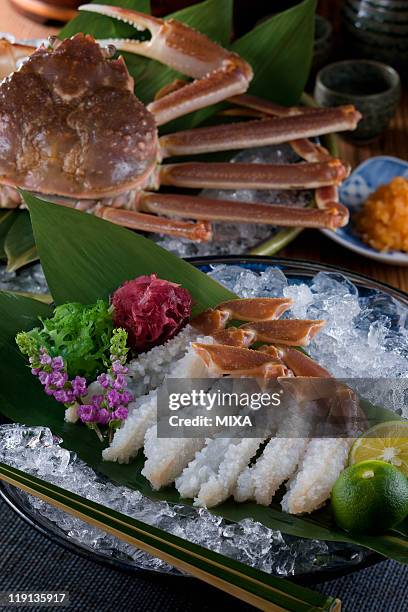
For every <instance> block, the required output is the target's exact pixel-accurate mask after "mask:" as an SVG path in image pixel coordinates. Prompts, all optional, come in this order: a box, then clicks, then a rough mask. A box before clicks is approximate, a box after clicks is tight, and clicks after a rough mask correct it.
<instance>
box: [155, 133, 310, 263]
mask: <svg viewBox="0 0 408 612" xmlns="http://www.w3.org/2000/svg"><path fill="white" fill-rule="evenodd" d="M299 161H301V160H300V157H299V156H298V155H297V154H296V153H295V152H294V151H293V149H292V148H291V147H290V146H289V145H288V144H282V145H276V146H271V147H258V148H255V149H247V150H244V151H240V152H239V153H238V154H236V155H234V156H233V157H232V158H231V162H232V163H234V162H240V163H252V164H262V163H264V164H265V163H270V164H285V163H286V164H287V163H296V162H299ZM201 195H202V196H204V197H207V198H214V199H217V200H231V201H232V202H234V201H236V202H247V203H248V205H249V206H250V205H251V204H253V203H254V202H263V203H264V204H281V205H283V206H291V205H293V206H298V207H301V208H303V207H305V206H306V205H307V204H309V203H310V201H311V199H312V193H311V192H310V191H308V190H302V191H298V190H286V191H282V190H275V189H270V190H264V189H262V190H260V189H257V190H254V189H238V190H236V191H234V190H219V189H204V190H203V191H202V192H201ZM212 226H213V239H212V241H211V242H191V240H186V239H184V238H174V237H172V236H158V235H157V234H150V235H149V237H150V238H152V239H153V240H155V241H156V242H157V243H158V244H159V245H160V246H162V247H163V248H164V249H167V250H168V251H171V252H173V253H176V254H177V255H179V256H180V257H196V256H201V257H202V256H204V255H226V254H229V253H234V255H240V254H241V253H247V252H248V250H249V249H251V248H253V247H255V246H256V245H257V244H259V243H260V242H263V241H264V240H267V239H268V238H270V237H271V236H272V235H273V234H274V233H276V232H277V231H278V229H282V228H278V229H277V228H275V227H272V226H270V225H269V226H268V225H262V224H251V223H213V224H212Z"/></svg>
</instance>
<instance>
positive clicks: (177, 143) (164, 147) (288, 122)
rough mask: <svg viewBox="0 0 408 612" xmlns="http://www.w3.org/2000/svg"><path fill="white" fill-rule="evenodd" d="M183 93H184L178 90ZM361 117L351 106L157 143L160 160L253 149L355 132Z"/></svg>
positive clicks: (223, 127)
mask: <svg viewBox="0 0 408 612" xmlns="http://www.w3.org/2000/svg"><path fill="white" fill-rule="evenodd" d="M181 91H183V90H181ZM360 118H361V115H360V113H359V112H358V111H356V110H355V108H354V106H338V107H337V108H320V109H315V110H314V112H313V113H305V114H302V115H294V116H291V117H278V118H275V117H274V118H271V119H256V120H254V121H244V122H238V123H230V124H225V125H217V126H210V127H199V128H194V129H191V130H184V131H181V132H176V133H174V134H169V135H166V136H162V137H161V138H160V139H159V145H160V149H161V154H162V156H163V157H169V156H172V155H191V154H196V153H211V152H215V151H231V150H234V149H250V148H253V147H256V146H258V147H259V146H267V145H277V144H282V143H285V142H288V141H290V140H296V139H299V138H309V137H315V136H323V135H324V134H329V133H331V132H342V131H345V130H354V129H355V128H356V127H357V123H358V122H359V120H360Z"/></svg>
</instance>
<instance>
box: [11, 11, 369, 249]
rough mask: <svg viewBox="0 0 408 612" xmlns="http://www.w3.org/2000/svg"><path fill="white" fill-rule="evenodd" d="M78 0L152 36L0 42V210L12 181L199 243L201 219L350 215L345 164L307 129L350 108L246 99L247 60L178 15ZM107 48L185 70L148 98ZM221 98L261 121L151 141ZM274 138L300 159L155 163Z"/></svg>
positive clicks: (324, 129) (304, 223) (294, 221)
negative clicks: (306, 196) (289, 194)
mask: <svg viewBox="0 0 408 612" xmlns="http://www.w3.org/2000/svg"><path fill="white" fill-rule="evenodd" d="M80 8H81V9H82V10H87V11H93V12H97V13H100V14H103V15H107V16H109V17H112V18H114V19H118V20H121V21H124V22H126V23H129V24H132V25H134V26H135V28H137V29H138V30H141V29H142V30H144V29H147V30H149V31H150V34H151V38H150V40H148V41H143V42H138V41H136V40H109V41H99V44H98V43H97V42H96V41H95V40H94V39H93V38H92V37H91V36H85V35H83V34H78V35H76V36H74V37H73V38H71V39H67V40H64V41H57V40H50V41H49V45H42V46H40V47H39V48H38V49H34V48H31V47H26V46H22V45H13V44H11V43H9V42H8V41H0V42H1V47H0V70H1V71H2V76H3V77H5V78H4V80H3V81H2V82H1V84H0V144H1V156H0V184H1V185H2V191H1V206H3V207H15V206H19V205H20V198H19V194H18V192H17V191H16V190H15V188H16V187H21V188H25V189H28V190H31V191H33V192H36V193H39V194H44V195H48V196H52V198H51V199H53V200H54V201H58V202H59V203H61V204H65V205H68V206H74V207H76V208H80V209H81V210H85V211H87V212H94V213H95V214H97V215H98V216H100V217H103V218H104V219H108V220H110V221H112V222H114V223H117V224H120V225H124V226H127V227H130V228H134V229H139V230H144V231H149V232H158V233H163V234H171V235H175V236H180V237H186V238H189V239H192V240H197V241H202V240H209V239H211V224H210V222H211V221H221V222H222V221H225V222H227V221H228V222H231V221H240V222H246V223H262V224H270V225H274V226H301V227H329V228H333V229H336V228H338V227H341V226H343V225H345V224H346V223H347V221H348V212H347V209H346V208H345V207H343V206H342V205H341V204H339V202H338V198H337V186H338V185H339V184H340V183H341V181H342V180H343V179H344V178H345V177H346V176H347V173H348V169H347V168H346V167H345V166H344V165H343V164H342V163H341V161H340V160H338V159H334V158H332V157H331V156H330V155H329V153H328V152H327V151H326V150H325V149H324V148H323V147H321V146H320V145H317V144H314V143H312V142H311V141H310V140H308V138H310V137H315V136H320V135H323V134H327V133H329V132H333V131H341V130H351V129H354V128H355V127H356V125H357V123H358V121H359V118H360V115H359V113H358V112H357V111H356V110H355V109H354V108H353V107H352V106H344V107H338V108H333V109H310V108H302V107H292V108H285V107H281V106H278V105H275V104H272V103H271V102H267V101H264V100H261V99H258V98H254V97H253V96H248V95H244V94H245V92H246V90H247V88H248V86H249V84H250V81H251V78H252V69H251V67H250V66H249V64H248V63H247V62H246V61H244V60H243V59H242V58H241V57H239V56H238V55H236V54H235V53H232V52H230V51H227V50H225V49H223V48H222V47H220V46H219V45H217V44H216V43H214V42H212V41H211V40H209V39H208V38H207V37H206V36H204V35H203V34H201V33H199V32H196V31H194V30H192V29H191V28H189V27H187V26H186V25H184V24H183V23H180V22H178V21H175V20H172V19H170V20H168V21H163V20H161V19H157V18H155V17H151V16H149V15H146V14H143V13H138V12H135V11H130V10H126V9H121V8H118V7H110V6H102V5H95V4H92V5H84V6H82V7H80ZM112 45H115V47H112ZM116 48H117V49H120V50H125V51H130V52H133V53H138V54H140V55H144V56H146V57H148V58H151V59H153V60H158V61H160V62H162V63H165V64H167V65H168V66H170V67H172V68H174V69H176V70H178V71H179V72H182V73H183V74H185V75H187V76H188V77H191V78H192V79H193V80H192V81H190V82H184V81H179V80H178V81H176V82H175V83H173V84H169V86H168V87H166V88H164V89H163V90H162V91H161V92H159V93H158V95H157V96H156V99H155V100H154V101H152V102H151V103H150V104H148V105H147V106H144V105H143V104H142V103H141V102H140V101H139V100H138V99H137V98H136V96H135V95H134V93H133V88H134V83H133V79H132V78H131V76H130V75H129V73H128V71H127V68H126V66H125V63H124V61H123V59H122V58H119V59H114V57H113V56H114V54H115V50H116ZM27 56H29V57H28V59H27V60H26V61H25V62H24V63H23V64H22V65H21V67H20V68H19V69H16V68H17V64H18V62H19V60H21V59H22V58H25V57H27ZM136 91H137V83H136ZM222 100H231V101H232V102H233V103H234V104H235V105H238V106H240V107H246V108H247V109H251V111H250V112H251V113H254V114H255V116H256V117H257V118H256V119H252V120H249V121H248V120H247V121H242V122H239V123H233V124H231V123H230V124H226V125H221V126H219V125H218V126H214V127H201V128H196V129H191V130H185V131H182V132H178V133H175V134H170V135H166V136H162V137H160V138H159V136H158V126H160V125H162V124H164V123H166V122H168V121H170V120H172V119H174V118H176V117H180V116H182V115H185V114H187V113H190V112H192V111H195V110H197V109H200V108H203V107H206V106H209V105H211V104H214V103H216V102H220V101H222ZM283 142H289V143H290V145H291V146H292V147H293V149H294V150H295V151H296V153H297V154H298V155H299V156H300V157H301V158H302V159H303V160H305V161H304V162H302V163H298V164H281V165H277V164H245V163H241V164H239V163H236V164H229V163H204V162H196V161H194V162H191V161H190V162H186V163H166V164H162V160H163V159H166V158H169V157H171V156H174V155H177V156H182V155H191V154H197V153H208V152H213V151H225V150H232V149H243V148H248V147H254V146H259V145H271V144H279V143H283ZM161 185H171V186H175V187H186V188H204V187H213V188H222V189H238V188H241V187H245V188H253V189H299V188H303V189H314V190H315V200H316V203H317V208H315V209H312V208H308V209H299V208H293V207H285V206H281V205H278V206H274V205H270V204H262V203H258V204H250V205H248V204H247V203H244V202H242V203H241V202H230V201H222V200H212V199H208V198H203V197H198V196H195V195H180V194H174V195H173V194H170V193H159V192H158V189H159V188H160V186H161ZM191 219H193V220H194V221H191Z"/></svg>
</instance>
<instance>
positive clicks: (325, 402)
mask: <svg viewBox="0 0 408 612" xmlns="http://www.w3.org/2000/svg"><path fill="white" fill-rule="evenodd" d="M260 350H261V351H264V350H266V351H267V350H268V348H267V347H265V348H264V347H261V349H260ZM277 351H278V357H279V358H280V359H282V361H283V363H285V364H286V365H287V367H288V368H289V369H290V370H291V371H292V372H293V373H294V374H295V377H296V378H295V379H293V380H295V381H296V383H295V384H292V381H291V380H289V379H286V380H285V379H282V381H281V382H282V385H283V386H286V387H287V388H290V387H292V389H293V390H294V391H295V395H297V397H298V400H299V401H302V400H305V399H307V398H308V397H309V398H311V399H316V398H317V397H318V396H319V394H320V397H321V398H322V399H321V401H320V404H321V405H322V407H323V409H324V411H325V412H326V413H327V414H328V421H327V422H329V421H330V419H331V420H332V422H337V424H338V427H340V430H341V431H342V433H346V434H347V435H349V436H350V437H353V436H354V437H355V436H356V434H358V433H359V432H362V431H364V430H365V429H367V427H368V420H367V417H366V414H365V412H364V410H363V408H362V405H361V402H360V400H359V397H358V395H357V394H356V393H355V392H354V391H353V390H352V389H350V387H348V386H347V385H346V384H345V383H344V382H342V381H338V380H336V379H335V378H334V377H333V376H332V375H331V374H330V372H329V371H328V370H326V368H323V367H322V366H321V365H319V364H318V363H317V362H316V361H314V360H313V359H311V357H309V356H308V355H305V354H304V353H303V352H302V351H299V350H297V349H295V348H291V347H289V346H278V347H277ZM301 379H302V380H301Z"/></svg>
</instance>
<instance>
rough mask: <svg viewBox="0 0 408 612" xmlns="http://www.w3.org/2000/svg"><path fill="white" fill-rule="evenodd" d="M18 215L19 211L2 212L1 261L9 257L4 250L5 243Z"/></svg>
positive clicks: (0, 229) (0, 224) (0, 216)
mask: <svg viewBox="0 0 408 612" xmlns="http://www.w3.org/2000/svg"><path fill="white" fill-rule="evenodd" d="M18 214H19V211H18V210H2V211H0V259H3V258H5V257H7V255H6V251H5V250H4V243H5V241H6V238H7V234H8V233H9V231H10V228H11V227H12V225H13V223H14V221H15V220H16V218H17V216H18Z"/></svg>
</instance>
